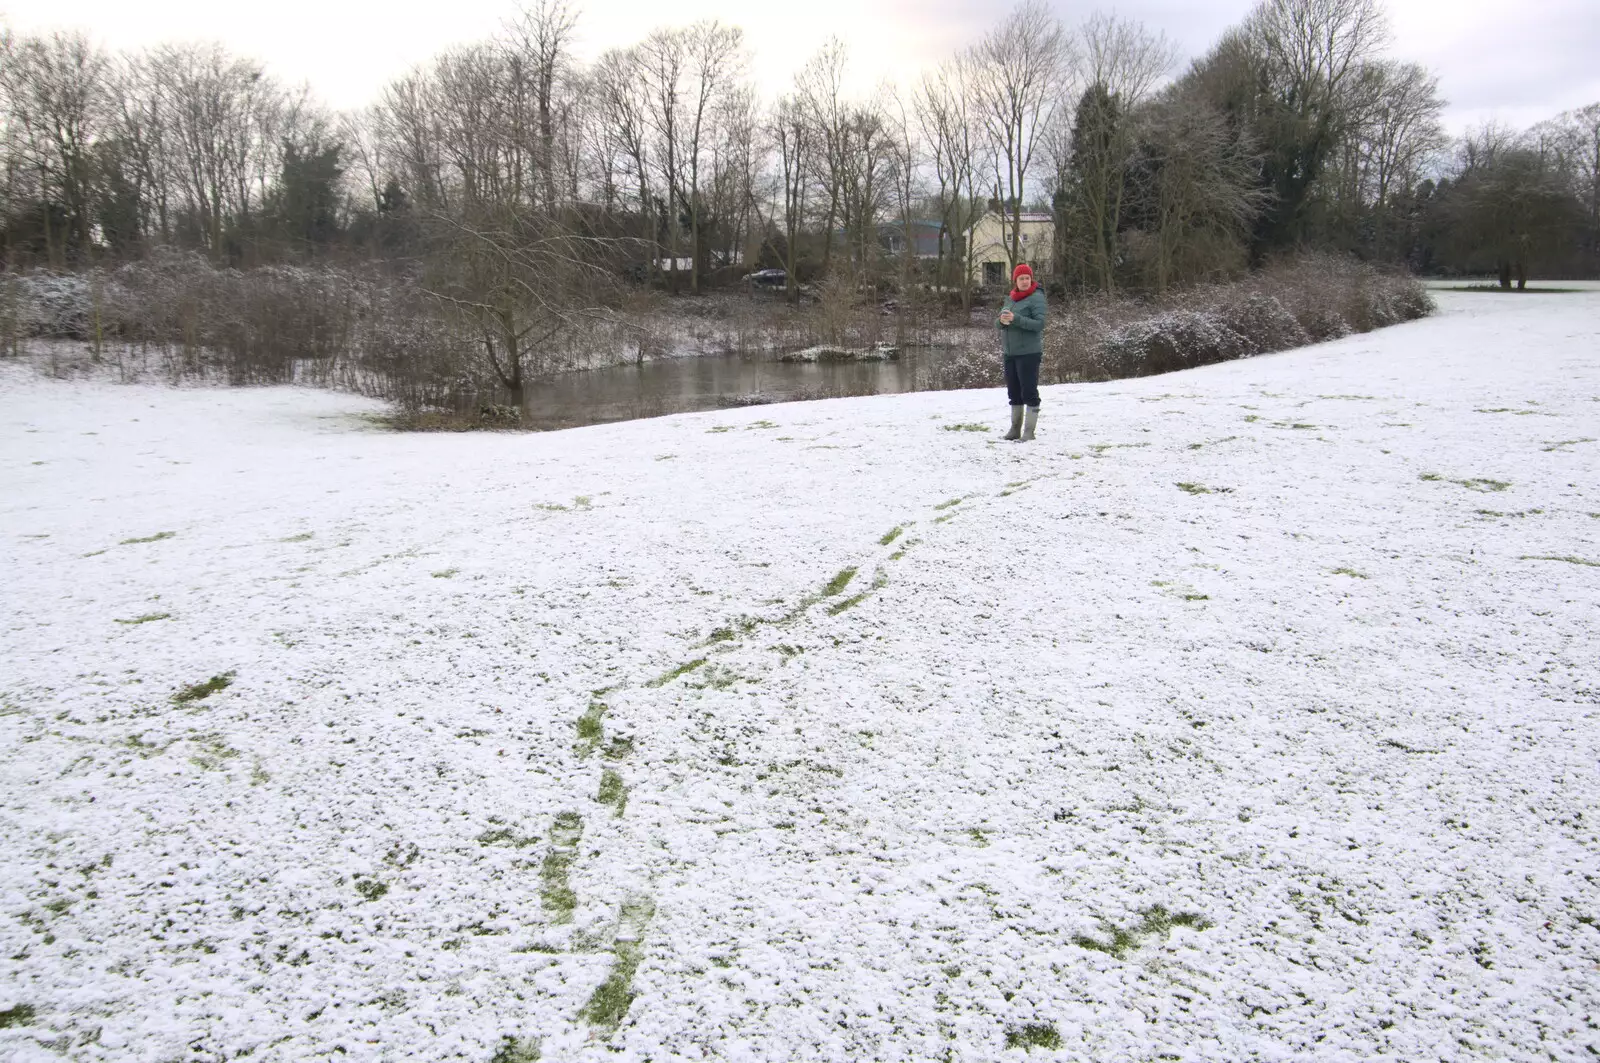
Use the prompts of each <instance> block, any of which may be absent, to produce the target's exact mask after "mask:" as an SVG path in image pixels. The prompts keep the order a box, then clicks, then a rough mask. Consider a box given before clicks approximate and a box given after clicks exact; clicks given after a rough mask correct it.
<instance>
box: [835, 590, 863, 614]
mask: <svg viewBox="0 0 1600 1063" xmlns="http://www.w3.org/2000/svg"><path fill="white" fill-rule="evenodd" d="M871 593H872V592H871V591H862V592H861V593H860V594H856V595H852V596H851V597H849V598H846V599H845V600H844V601H842V602H836V603H835V604H833V605H830V606H829V607H828V615H829V616H838V615H839V614H840V613H842V612H845V611H846V610H849V609H854V608H855V607H856V606H858V605H860V604H861V603H862V602H864V601H866V600H867V598H868V596H869V595H870V594H871Z"/></svg>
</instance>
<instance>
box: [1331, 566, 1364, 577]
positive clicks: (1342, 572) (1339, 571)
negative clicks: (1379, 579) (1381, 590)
mask: <svg viewBox="0 0 1600 1063" xmlns="http://www.w3.org/2000/svg"><path fill="white" fill-rule="evenodd" d="M1333 574H1334V575H1335V576H1350V577H1351V578H1353V579H1367V578H1368V577H1367V575H1366V573H1364V572H1357V571H1356V570H1355V569H1353V568H1336V569H1334V570H1333Z"/></svg>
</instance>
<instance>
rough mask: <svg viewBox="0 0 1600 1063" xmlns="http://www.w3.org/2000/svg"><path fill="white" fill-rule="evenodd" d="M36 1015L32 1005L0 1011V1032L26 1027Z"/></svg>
mask: <svg viewBox="0 0 1600 1063" xmlns="http://www.w3.org/2000/svg"><path fill="white" fill-rule="evenodd" d="M14 958H15V957H13V959H14ZM37 1014H38V1012H37V1011H35V1010H34V1007H33V1005H32V1004H14V1005H12V1006H11V1007H9V1008H7V1009H6V1010H4V1011H0V1030H3V1029H5V1028H6V1027H8V1026H27V1025H29V1024H30V1023H32V1022H33V1020H34V1016H35V1015H37Z"/></svg>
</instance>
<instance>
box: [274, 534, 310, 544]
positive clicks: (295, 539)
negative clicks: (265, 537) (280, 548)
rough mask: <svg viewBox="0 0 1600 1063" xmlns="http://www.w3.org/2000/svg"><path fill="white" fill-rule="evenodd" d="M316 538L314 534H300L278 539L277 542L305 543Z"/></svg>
mask: <svg viewBox="0 0 1600 1063" xmlns="http://www.w3.org/2000/svg"><path fill="white" fill-rule="evenodd" d="M316 537H317V533H316V532H301V533H300V534H299V535H291V536H289V537H288V538H287V539H279V540H278V541H279V542H280V543H306V542H310V541H311V540H312V539H315V538H316Z"/></svg>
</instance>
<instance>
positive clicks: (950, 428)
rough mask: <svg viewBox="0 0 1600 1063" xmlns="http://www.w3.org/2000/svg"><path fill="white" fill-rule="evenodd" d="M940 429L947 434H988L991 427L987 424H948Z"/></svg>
mask: <svg viewBox="0 0 1600 1063" xmlns="http://www.w3.org/2000/svg"><path fill="white" fill-rule="evenodd" d="M939 427H941V428H943V429H944V430H945V431H946V432H987V431H988V430H989V426H988V425H986V424H946V425H940V426H939Z"/></svg>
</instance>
